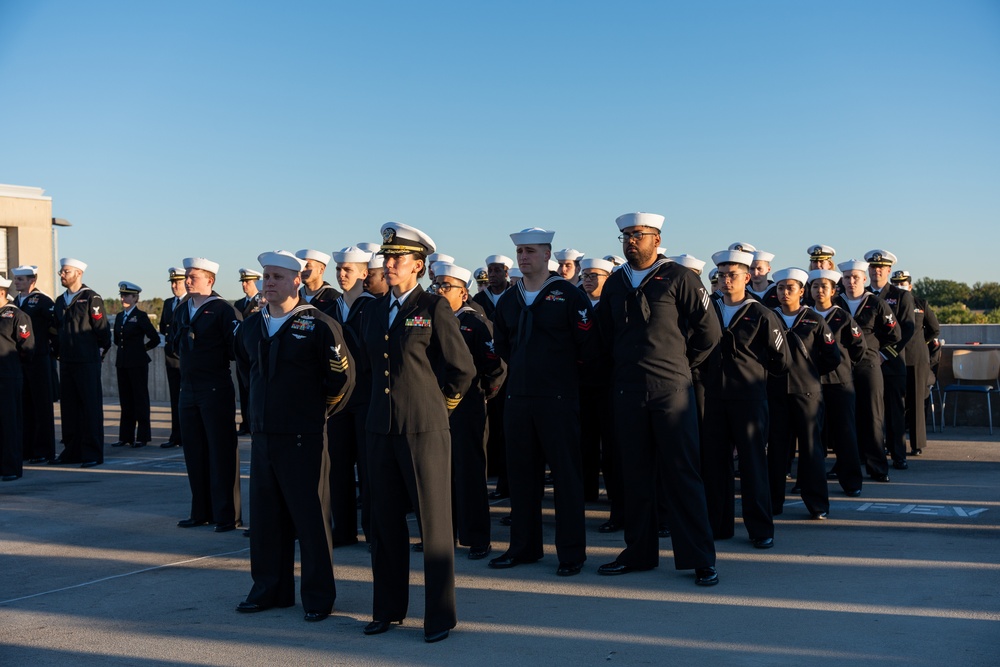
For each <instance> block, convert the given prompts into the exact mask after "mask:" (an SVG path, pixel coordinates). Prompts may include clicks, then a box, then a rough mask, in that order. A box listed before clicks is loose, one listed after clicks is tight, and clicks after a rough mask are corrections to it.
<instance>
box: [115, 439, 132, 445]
mask: <svg viewBox="0 0 1000 667" xmlns="http://www.w3.org/2000/svg"><path fill="white" fill-rule="evenodd" d="M111 446H112V447H131V446H132V443H131V442H126V441H124V440H119V441H118V442H113V443H111Z"/></svg>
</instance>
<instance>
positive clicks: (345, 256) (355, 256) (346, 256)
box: [333, 245, 372, 264]
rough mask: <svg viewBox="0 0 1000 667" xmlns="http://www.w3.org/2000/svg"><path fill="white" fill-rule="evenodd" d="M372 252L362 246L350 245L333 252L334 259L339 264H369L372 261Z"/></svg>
mask: <svg viewBox="0 0 1000 667" xmlns="http://www.w3.org/2000/svg"><path fill="white" fill-rule="evenodd" d="M371 258H372V254H371V253H370V252H366V251H364V250H362V249H361V248H359V247H357V246H353V245H349V246H347V247H346V248H341V250H340V252H335V253H333V261H335V262H336V263H337V264H367V263H368V262H369V261H371Z"/></svg>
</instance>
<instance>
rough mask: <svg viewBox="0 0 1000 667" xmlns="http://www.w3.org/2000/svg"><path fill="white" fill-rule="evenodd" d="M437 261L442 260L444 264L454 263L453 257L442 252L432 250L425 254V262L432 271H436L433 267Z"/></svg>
mask: <svg viewBox="0 0 1000 667" xmlns="http://www.w3.org/2000/svg"><path fill="white" fill-rule="evenodd" d="M437 262H444V263H445V264H454V263H455V258H454V257H452V256H451V255H446V254H444V253H443V252H432V253H431V254H429V255H427V263H428V264H430V265H431V270H433V271H434V273H437V270H435V269H434V265H435V264H436V263H437Z"/></svg>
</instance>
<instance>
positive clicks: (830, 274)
mask: <svg viewBox="0 0 1000 667" xmlns="http://www.w3.org/2000/svg"><path fill="white" fill-rule="evenodd" d="M843 277H844V274H842V273H841V272H840V271H831V270H830V269H813V270H812V271H810V272H809V280H810V281H813V280H818V279H820V278H826V279H827V280H829V281H831V282H832V283H833V284H834V285H836V284H837V283H839V282H840V279H841V278H843Z"/></svg>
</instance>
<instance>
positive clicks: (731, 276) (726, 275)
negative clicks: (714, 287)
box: [716, 271, 746, 280]
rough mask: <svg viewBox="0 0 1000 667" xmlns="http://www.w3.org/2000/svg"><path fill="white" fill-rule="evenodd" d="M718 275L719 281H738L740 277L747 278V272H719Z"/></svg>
mask: <svg viewBox="0 0 1000 667" xmlns="http://www.w3.org/2000/svg"><path fill="white" fill-rule="evenodd" d="M716 275H718V277H719V280H736V279H737V278H739V277H740V276H745V275H746V271H725V272H723V271H719V273H718V274H716Z"/></svg>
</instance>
